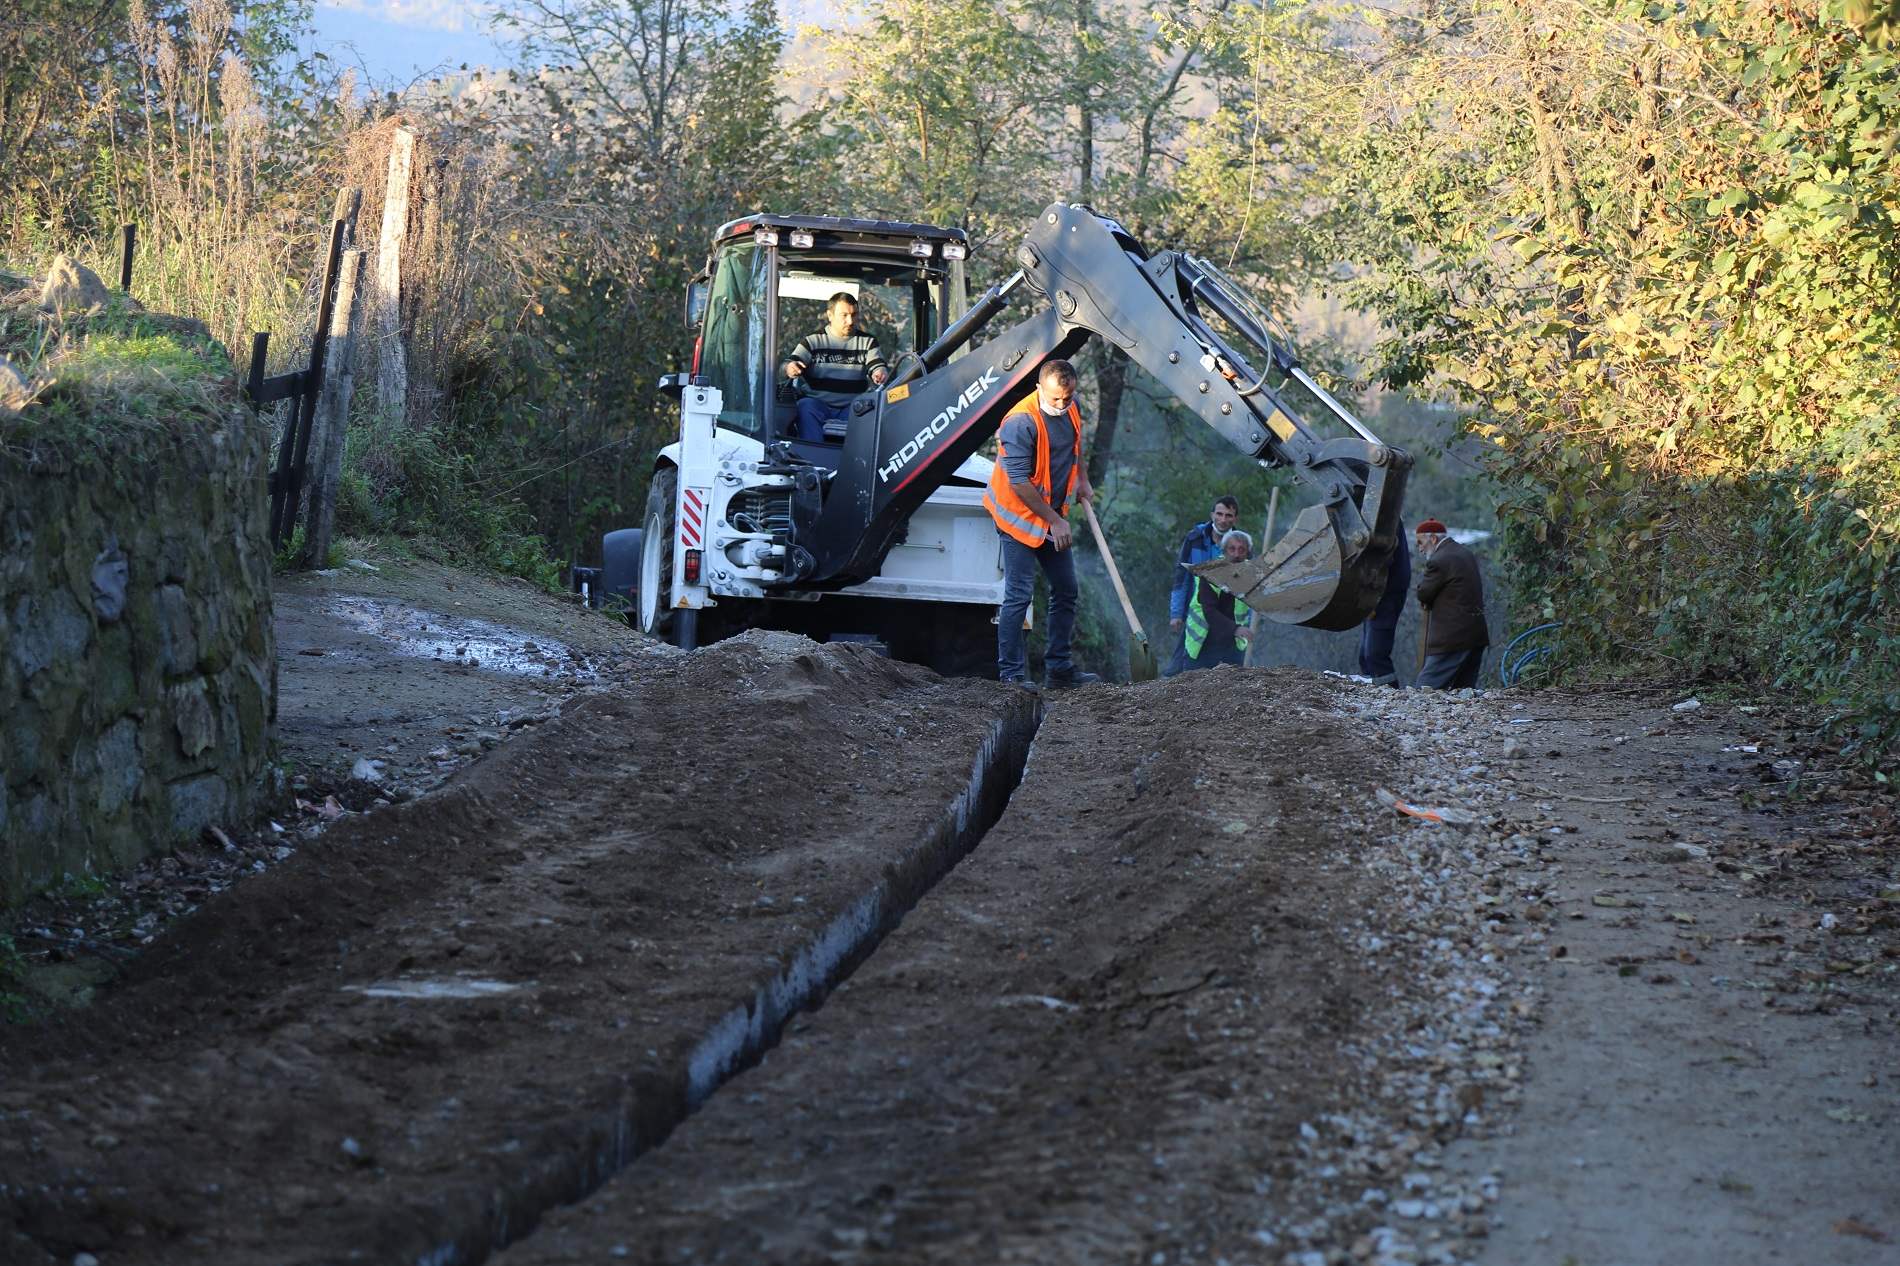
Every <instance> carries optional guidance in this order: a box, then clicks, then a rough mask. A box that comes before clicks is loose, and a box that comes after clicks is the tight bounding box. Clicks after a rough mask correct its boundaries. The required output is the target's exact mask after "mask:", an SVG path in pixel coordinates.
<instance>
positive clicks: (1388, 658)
mask: <svg viewBox="0 0 1900 1266" xmlns="http://www.w3.org/2000/svg"><path fill="white" fill-rule="evenodd" d="M1411 589H1412V553H1411V551H1410V550H1408V549H1406V548H1405V542H1404V541H1400V542H1399V544H1398V547H1397V548H1395V549H1394V550H1393V551H1392V562H1391V565H1390V566H1388V567H1387V568H1386V572H1385V592H1384V593H1383V594H1381V595H1380V596H1379V605H1378V606H1377V607H1375V608H1373V611H1372V614H1371V615H1369V616H1367V617H1366V622H1365V623H1364V624H1362V625H1360V626H1359V671H1360V673H1361V674H1362V675H1364V676H1367V677H1370V678H1372V679H1373V680H1374V681H1376V682H1378V683H1379V684H1381V685H1385V684H1387V683H1390V684H1393V685H1396V684H1397V683H1398V679H1399V674H1398V670H1397V669H1396V668H1394V667H1393V666H1392V641H1393V639H1394V638H1395V637H1396V636H1397V635H1398V631H1399V617H1400V616H1402V615H1404V614H1405V599H1406V596H1407V595H1408V594H1409V593H1410V592H1411Z"/></svg>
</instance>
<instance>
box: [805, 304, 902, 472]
mask: <svg viewBox="0 0 1900 1266" xmlns="http://www.w3.org/2000/svg"><path fill="white" fill-rule="evenodd" d="M857 329H858V301H857V300H856V299H855V298H853V297H852V296H851V295H850V294H849V293H848V292H846V291H843V290H840V291H839V292H838V293H837V294H835V295H833V296H831V298H830V300H829V301H827V303H826V304H825V328H824V329H822V330H820V331H818V332H817V333H816V334H807V335H806V336H805V337H804V338H802V339H800V340H798V346H797V347H794V348H793V349H792V358H791V359H790V360H788V361H786V362H785V376H786V377H787V378H789V379H791V380H792V385H793V386H794V387H796V388H797V390H798V438H799V439H801V440H822V439H824V438H825V423H827V422H829V421H831V420H832V419H833V418H842V417H844V416H845V411H846V410H847V409H848V408H850V406H851V402H852V400H854V399H856V398H857V397H858V396H861V395H863V394H864V393H865V392H866V391H867V390H869V389H870V388H871V387H872V386H875V385H878V384H881V383H882V382H883V381H884V379H885V377H886V376H887V375H888V374H889V373H890V368H889V366H887V365H886V364H885V363H884V353H883V352H881V351H879V350H878V346H877V340H876V339H874V338H872V337H871V336H870V335H869V334H860V333H858V332H857Z"/></svg>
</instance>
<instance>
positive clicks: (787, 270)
mask: <svg viewBox="0 0 1900 1266" xmlns="http://www.w3.org/2000/svg"><path fill="white" fill-rule="evenodd" d="M968 253H969V239H968V236H967V235H966V234H965V233H964V232H963V230H961V229H944V228H937V227H935V226H932V225H926V224H909V223H902V222H896V221H885V220H850V219H842V218H838V217H835V216H794V215H760V216H751V217H748V218H746V219H742V220H734V221H732V222H730V223H728V224H725V225H722V226H721V227H720V228H719V230H718V232H716V233H715V234H714V235H713V249H712V254H711V256H710V257H709V258H708V260H707V262H706V268H705V270H704V271H703V272H702V273H701V274H700V276H699V277H697V278H695V279H694V281H693V283H692V285H691V286H690V287H689V288H688V290H687V303H686V319H687V324H688V326H689V327H690V328H692V329H693V330H694V331H695V332H696V334H697V336H698V337H697V341H696V343H695V345H694V362H693V373H694V374H695V375H698V376H700V377H703V378H705V379H706V381H707V383H708V384H709V385H711V386H714V387H717V388H718V389H719V391H720V394H721V396H722V399H723V402H724V404H723V408H722V410H721V412H720V415H719V425H720V426H721V427H724V428H727V429H729V430H733V431H737V432H739V433H741V434H744V435H747V436H750V437H751V438H753V439H756V440H758V441H760V442H762V443H771V442H773V441H775V440H780V439H787V438H789V437H790V435H791V434H792V432H793V430H794V424H795V419H796V416H797V404H796V401H797V395H796V389H795V388H794V386H793V385H792V383H791V381H790V380H788V379H787V378H786V377H785V373H784V365H785V362H786V361H787V360H789V359H790V358H791V354H792V349H793V348H795V347H796V346H797V345H798V342H799V340H800V339H802V338H804V337H805V336H806V335H808V334H813V333H816V332H818V331H821V330H823V329H824V328H825V319H826V318H825V311H826V305H827V304H828V303H829V301H830V299H831V297H832V296H833V295H837V294H848V295H850V296H851V297H852V298H853V299H855V300H856V301H857V305H858V331H859V332H860V333H865V334H869V335H871V336H872V337H873V338H874V339H876V341H877V345H878V349H879V350H880V352H882V354H883V357H884V360H885V362H886V364H887V365H888V366H889V367H890V368H891V370H892V371H893V372H895V371H896V369H897V368H899V366H900V365H901V364H902V363H903V361H904V359H905V358H907V357H908V356H911V355H915V354H916V353H917V352H919V351H921V350H922V349H924V348H925V347H928V346H929V345H930V344H931V342H932V341H933V340H935V339H936V337H937V336H938V335H939V334H941V333H942V332H943V330H944V329H945V328H946V327H947V326H948V325H949V324H950V323H951V322H953V321H955V320H956V319H957V318H958V317H960V316H962V315H963V312H964V310H965V308H966V307H967V306H968V292H967V289H966V283H965V279H964V262H965V259H966V258H967V256H968ZM848 425H849V423H848V421H839V422H833V423H832V424H831V425H830V426H829V427H827V428H826V431H827V433H826V438H825V440H824V441H822V442H819V443H810V444H807V443H804V442H801V441H795V440H794V441H792V442H793V443H794V446H795V447H796V449H797V450H798V451H799V452H800V453H801V455H803V456H805V457H807V458H808V459H809V460H813V461H819V462H822V463H824V464H826V465H833V464H835V462H836V455H837V451H838V448H839V446H840V445H841V444H842V443H843V441H844V437H845V435H846V433H847V428H848Z"/></svg>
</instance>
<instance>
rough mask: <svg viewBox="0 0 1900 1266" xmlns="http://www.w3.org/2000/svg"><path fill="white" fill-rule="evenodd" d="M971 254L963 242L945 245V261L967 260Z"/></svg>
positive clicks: (946, 243)
mask: <svg viewBox="0 0 1900 1266" xmlns="http://www.w3.org/2000/svg"><path fill="white" fill-rule="evenodd" d="M969 254H970V248H969V247H968V246H966V245H964V244H963V243H962V242H945V243H944V244H943V257H944V258H945V259H967V258H968V257H969Z"/></svg>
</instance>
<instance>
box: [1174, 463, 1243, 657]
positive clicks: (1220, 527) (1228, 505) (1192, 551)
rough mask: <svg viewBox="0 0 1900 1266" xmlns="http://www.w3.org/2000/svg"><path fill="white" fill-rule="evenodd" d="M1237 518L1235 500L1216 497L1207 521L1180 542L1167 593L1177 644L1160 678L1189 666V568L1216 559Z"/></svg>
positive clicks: (1189, 531)
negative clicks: (1186, 630) (1170, 586)
mask: <svg viewBox="0 0 1900 1266" xmlns="http://www.w3.org/2000/svg"><path fill="white" fill-rule="evenodd" d="M1239 518H1240V503H1239V502H1238V501H1235V500H1234V499H1233V498H1232V497H1216V498H1214V509H1213V512H1212V513H1210V514H1209V515H1208V519H1207V522H1205V523H1196V524H1195V525H1194V526H1193V527H1192V528H1191V529H1189V530H1188V534H1187V539H1186V540H1184V541H1182V542H1181V552H1180V554H1179V555H1178V556H1177V557H1176V558H1175V561H1174V589H1173V591H1172V592H1170V593H1169V594H1168V628H1170V629H1171V630H1173V631H1174V633H1175V635H1176V636H1177V637H1178V638H1180V641H1178V642H1177V643H1176V644H1175V647H1174V654H1173V655H1172V656H1170V657H1169V659H1168V666H1167V667H1166V668H1165V669H1163V670H1162V672H1161V675H1162V676H1163V677H1172V676H1174V675H1175V674H1176V673H1178V672H1182V671H1183V670H1185V669H1186V668H1187V666H1188V653H1187V636H1186V634H1185V633H1183V632H1182V630H1183V629H1184V628H1185V627H1186V625H1187V610H1188V591H1189V589H1190V588H1191V586H1192V584H1193V581H1194V573H1193V572H1191V571H1189V570H1188V568H1189V567H1192V566H1193V565H1194V564H1195V563H1205V562H1207V561H1209V560H1210V559H1215V558H1219V557H1220V542H1221V538H1222V537H1223V536H1226V535H1227V534H1228V533H1229V532H1231V531H1233V528H1234V523H1235V522H1236V521H1237V520H1238V519H1239Z"/></svg>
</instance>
